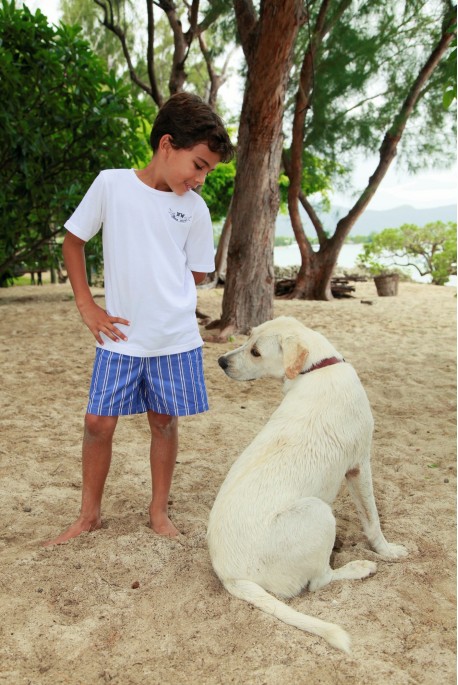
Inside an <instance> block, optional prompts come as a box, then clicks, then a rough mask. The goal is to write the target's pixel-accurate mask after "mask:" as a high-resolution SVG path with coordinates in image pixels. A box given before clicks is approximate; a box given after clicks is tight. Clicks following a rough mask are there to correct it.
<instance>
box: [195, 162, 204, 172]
mask: <svg viewBox="0 0 458 685" xmlns="http://www.w3.org/2000/svg"><path fill="white" fill-rule="evenodd" d="M194 166H195V167H196V169H197V171H202V169H203V166H199V165H198V164H197V162H194Z"/></svg>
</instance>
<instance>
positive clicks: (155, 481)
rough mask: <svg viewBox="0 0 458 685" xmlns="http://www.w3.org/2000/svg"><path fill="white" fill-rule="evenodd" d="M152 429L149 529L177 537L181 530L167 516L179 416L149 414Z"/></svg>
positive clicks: (175, 455) (149, 412) (176, 449)
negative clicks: (151, 492) (151, 493)
mask: <svg viewBox="0 0 458 685" xmlns="http://www.w3.org/2000/svg"><path fill="white" fill-rule="evenodd" d="M148 421H149V425H150V429H151V451H150V462H151V480H152V488H153V496H152V500H151V504H150V507H149V515H150V526H151V528H152V529H153V530H154V532H155V533H158V534H159V535H165V536H167V537H175V536H176V535H178V534H179V531H178V530H177V528H175V526H174V525H173V523H172V522H171V520H170V519H169V516H168V500H169V493H170V487H171V485H172V477H173V471H174V468H175V462H176V458H177V451H178V417H176V416H168V415H166V414H157V413H156V412H154V411H151V410H150V411H148Z"/></svg>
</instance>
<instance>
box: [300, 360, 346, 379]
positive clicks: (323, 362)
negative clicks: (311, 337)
mask: <svg viewBox="0 0 458 685" xmlns="http://www.w3.org/2000/svg"><path fill="white" fill-rule="evenodd" d="M344 361H345V359H338V358H337V357H326V359H322V360H321V361H320V362H317V363H316V364H313V366H311V367H310V368H309V369H305V371H301V375H303V374H304V373H310V371H316V370H317V369H322V368H324V367H325V366H332V365H333V364H340V362H344Z"/></svg>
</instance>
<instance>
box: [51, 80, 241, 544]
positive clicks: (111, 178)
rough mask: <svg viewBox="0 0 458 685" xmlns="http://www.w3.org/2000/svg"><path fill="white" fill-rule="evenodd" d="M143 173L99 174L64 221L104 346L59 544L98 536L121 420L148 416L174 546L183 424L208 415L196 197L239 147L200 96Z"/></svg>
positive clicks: (157, 511) (89, 313) (206, 219)
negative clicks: (95, 272) (96, 294)
mask: <svg viewBox="0 0 458 685" xmlns="http://www.w3.org/2000/svg"><path fill="white" fill-rule="evenodd" d="M151 147H152V149H153V157H152V160H151V162H150V163H149V164H148V166H146V167H145V168H144V169H141V170H134V169H119V170H114V169H110V170H105V171H102V172H101V173H100V174H99V176H98V177H97V178H96V180H95V181H94V183H93V184H92V185H91V187H90V188H89V190H88V192H87V193H86V195H85V196H84V198H83V200H82V201H81V203H80V205H79V206H78V207H77V209H76V210H75V212H74V213H73V215H72V216H71V217H70V219H69V220H68V221H67V222H66V224H65V227H66V229H67V234H66V236H65V240H64V244H63V255H64V260H65V265H66V267H67V272H68V275H69V278H70V283H71V285H72V288H73V292H74V295H75V301H76V305H77V307H78V309H79V312H80V314H81V317H82V319H83V321H84V323H85V324H86V326H87V327H88V328H89V330H90V331H91V333H92V334H93V335H94V337H95V339H96V341H97V348H96V358H95V363H94V369H93V375H92V381H91V388H90V393H89V404H88V408H87V413H86V417H85V422H84V438H83V464H82V471H83V486H82V501H81V510H80V515H79V517H78V519H77V520H76V521H75V522H74V523H73V524H72V525H70V527H69V528H67V529H66V530H65V531H64V532H63V533H61V534H60V535H59V536H58V537H56V538H54V539H53V540H50V541H49V542H47V543H45V544H47V545H52V544H60V543H62V542H66V541H67V540H70V539H71V538H74V537H76V536H78V535H80V534H81V533H82V532H85V531H92V530H96V529H98V528H100V527H101V525H102V521H101V501H102V494H103V488H104V484H105V479H106V477H107V475H108V471H109V467H110V462H111V452H112V438H113V434H114V431H115V428H116V424H117V421H118V417H119V416H120V415H125V414H135V413H144V412H146V413H147V416H148V421H149V425H150V429H151V451H150V462H151V477H152V487H153V494H152V500H151V504H150V507H149V519H150V526H151V528H152V529H153V530H154V531H155V532H156V533H158V534H160V535H165V536H169V537H175V536H176V535H177V534H178V530H177V529H176V527H175V526H174V524H173V523H172V522H171V520H170V519H169V517H168V508H167V503H168V497H169V492H170V486H171V482H172V476H173V470H174V466H175V461H176V455H177V448H178V416H182V415H189V414H196V413H199V412H203V411H206V410H207V409H208V403H207V395H206V389H205V382H204V378H203V370H202V344H203V341H202V339H201V337H200V335H199V329H198V325H197V320H196V316H195V309H196V300H197V294H196V287H195V286H196V284H198V283H200V282H201V281H202V280H203V279H204V278H205V275H206V273H207V272H211V271H213V270H214V260H213V253H214V251H213V231H212V226H211V220H210V214H209V211H208V208H207V206H206V204H205V202H204V201H203V200H202V198H201V197H200V195H198V194H197V193H194V192H192V191H193V190H194V189H195V188H197V187H198V186H200V185H202V184H203V182H204V181H205V177H206V175H207V173H209V172H210V171H212V170H213V169H214V168H215V166H216V165H217V164H218V163H219V162H221V161H223V162H227V161H229V160H230V159H231V158H232V156H233V154H234V148H233V145H232V143H231V141H230V139H229V136H228V134H227V132H226V130H225V128H224V125H223V122H222V120H221V119H220V118H219V117H218V115H216V114H215V113H214V112H213V111H212V110H211V108H210V107H209V106H208V105H206V104H205V103H204V102H203V101H202V100H201V99H200V98H199V97H197V96H195V95H190V94H189V93H179V94H177V95H174V96H172V97H171V98H169V100H167V102H166V103H165V104H164V105H163V106H162V107H161V109H160V110H159V113H158V115H157V118H156V120H155V122H154V124H153V128H152V131H151ZM102 224H103V253H104V276H105V296H106V311H105V310H104V309H102V308H101V307H99V306H98V305H97V304H96V303H95V301H94V299H93V297H92V295H91V292H90V289H89V286H88V283H87V279H86V270H85V258H84V245H85V243H86V241H87V240H89V239H90V238H91V237H93V236H94V235H95V234H96V233H97V231H98V230H99V229H100V227H101V225H102Z"/></svg>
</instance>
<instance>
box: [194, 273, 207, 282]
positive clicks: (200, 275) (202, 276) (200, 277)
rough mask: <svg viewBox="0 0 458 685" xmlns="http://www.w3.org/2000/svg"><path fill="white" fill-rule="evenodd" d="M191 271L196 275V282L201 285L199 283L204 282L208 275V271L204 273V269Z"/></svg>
mask: <svg viewBox="0 0 458 685" xmlns="http://www.w3.org/2000/svg"><path fill="white" fill-rule="evenodd" d="M191 273H192V275H193V276H194V283H195V284H196V285H199V283H202V281H204V280H205V276H206V275H207V274H206V273H203V272H202V271H191Z"/></svg>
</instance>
